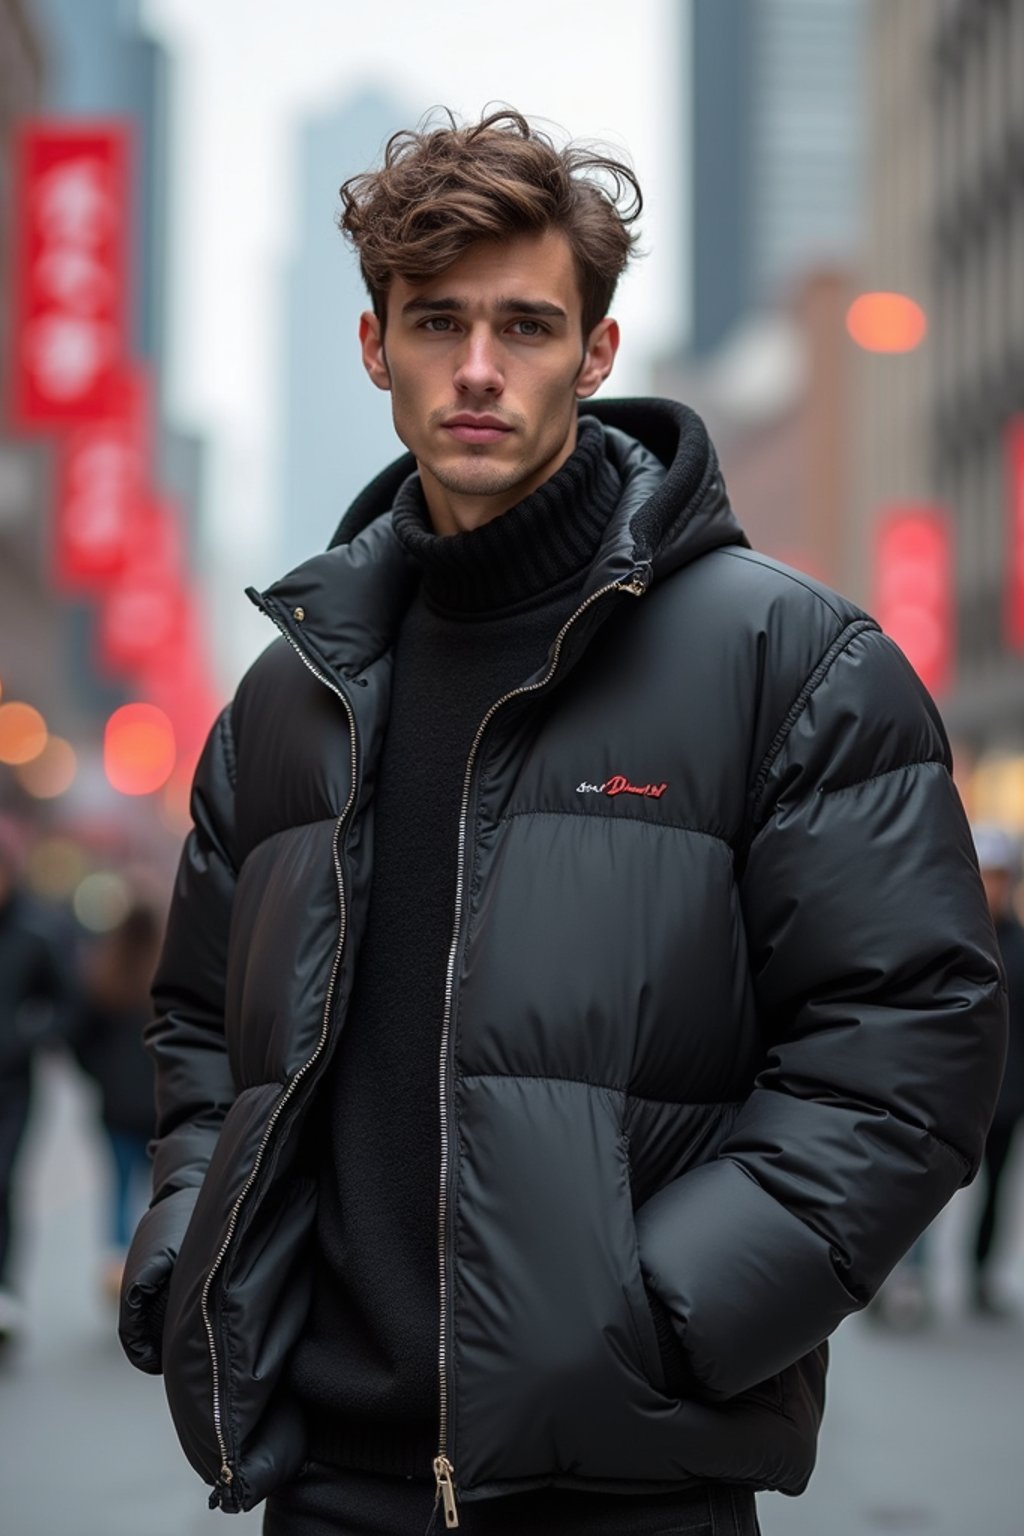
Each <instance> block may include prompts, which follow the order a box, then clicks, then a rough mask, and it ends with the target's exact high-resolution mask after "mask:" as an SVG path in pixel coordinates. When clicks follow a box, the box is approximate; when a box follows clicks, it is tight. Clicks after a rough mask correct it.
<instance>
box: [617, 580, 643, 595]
mask: <svg viewBox="0 0 1024 1536" xmlns="http://www.w3.org/2000/svg"><path fill="white" fill-rule="evenodd" d="M619 591H620V592H628V593H629V595H630V597H643V595H644V593H645V592H646V591H647V583H646V581H644V579H643V577H642V576H633V577H631V579H630V580H629V581H620V582H619Z"/></svg>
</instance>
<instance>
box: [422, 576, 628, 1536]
mask: <svg viewBox="0 0 1024 1536" xmlns="http://www.w3.org/2000/svg"><path fill="white" fill-rule="evenodd" d="M646 591H647V581H646V580H645V579H644V577H643V576H642V575H641V574H640V573H639V572H637V573H635V574H634V575H633V576H632V577H631V578H630V580H629V581H611V582H608V583H607V585H606V586H603V587H599V588H598V589H597V591H596V592H592V593H591V595H590V596H589V597H588V598H587V599H586V601H585V602H582V603H581V604H580V606H579V607H578V608H577V609H576V611H575V612H574V613H572V614H570V616H569V617H568V619H566V621H565V623H564V624H563V625H562V627H561V629H560V630H559V631H558V634H557V635H556V636H555V643H554V645H553V646H552V648H551V661H550V664H549V666H548V669H547V671H546V672H545V674H544V676H543V677H542V678H540V679H539V681H537V682H536V683H523V684H522V685H521V686H520V687H518V688H513V689H511V690H510V691H509V692H508V693H504V694H502V696H501V698H500V699H497V700H496V701H495V703H493V704H492V705H491V707H490V709H489V710H488V711H487V713H486V715H484V717H483V719H482V720H481V722H480V724H479V726H478V727H477V732H476V735H475V736H474V738H473V744H472V746H471V747H470V749H469V757H468V758H467V760H466V771H465V775H464V777H463V782H462V801H461V804H460V807H459V842H458V863H457V866H456V877H455V918H454V923H453V926H452V941H451V946H450V948H449V950H448V968H447V971H446V973H445V989H444V1015H443V1017H442V1021H441V1048H440V1055H439V1073H438V1076H439V1083H440V1090H439V1092H440V1105H441V1175H440V1187H439V1195H438V1207H437V1260H438V1279H439V1289H440V1301H441V1307H440V1327H439V1331H438V1349H437V1367H438V1409H439V1413H438V1419H439V1425H438V1450H437V1456H436V1457H435V1458H434V1478H435V1481H436V1485H437V1488H436V1493H435V1495H434V1503H435V1507H436V1505H437V1503H438V1501H440V1502H441V1503H442V1505H443V1508H444V1523H445V1525H446V1526H447V1527H448V1528H449V1529H450V1530H451V1529H453V1528H454V1527H456V1526H457V1525H458V1523H459V1511H458V1504H457V1502H456V1497H455V1468H454V1466H453V1465H452V1463H451V1461H450V1460H449V1457H448V1283H449V1268H450V1266H449V1262H448V1182H449V1175H450V1163H451V1148H450V1144H449V1136H448V1097H449V1089H450V1076H451V1068H450V1059H449V1058H450V1045H451V1022H452V1002H453V998H454V992H455V965H456V960H457V958H458V951H459V940H460V938H461V928H462V904H463V896H464V893H465V883H466V832H467V823H468V817H469V800H470V794H471V791H472V782H473V768H474V766H475V763H476V758H477V754H478V752H479V749H480V743H481V741H482V739H483V735H484V732H485V731H486V729H487V727H488V726H489V725H490V723H491V721H492V720H493V719H494V716H495V715H496V714H497V712H498V710H499V709H501V708H502V707H503V706H504V705H505V704H508V703H509V702H510V701H511V700H512V699H517V698H521V697H522V696H523V695H524V694H527V693H536V692H537V691H538V690H539V689H542V688H546V687H547V685H548V684H549V683H550V681H551V679H552V678H553V677H554V675H555V672H556V671H557V669H558V664H559V662H560V660H561V657H562V648H563V645H564V643H565V637H566V635H567V634H568V633H569V630H570V629H571V628H572V626H573V625H574V624H575V623H576V621H577V619H579V618H580V617H581V615H582V614H584V613H586V611H587V609H588V608H590V607H592V606H593V604H594V603H596V602H599V601H600V599H601V598H602V597H605V596H606V595H607V594H608V593H609V592H625V593H627V594H628V595H629V596H631V597H642V596H643V595H644V593H645V592H646Z"/></svg>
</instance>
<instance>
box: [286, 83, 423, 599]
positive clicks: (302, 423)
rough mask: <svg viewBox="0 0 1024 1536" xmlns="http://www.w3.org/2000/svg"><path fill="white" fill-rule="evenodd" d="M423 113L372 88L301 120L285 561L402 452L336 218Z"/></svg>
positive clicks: (311, 542)
mask: <svg viewBox="0 0 1024 1536" xmlns="http://www.w3.org/2000/svg"><path fill="white" fill-rule="evenodd" d="M413 116H414V115H413V114H410V113H409V112H408V110H407V109H403V107H402V106H401V104H400V103H398V102H396V101H394V100H392V99H390V98H389V97H387V96H386V95H384V94H383V93H377V92H373V91H371V92H367V93H366V94H365V95H361V96H358V97H356V98H355V99H354V100H350V101H348V102H346V103H345V104H344V105H342V106H341V107H339V108H338V109H337V110H336V111H331V112H326V113H323V114H321V115H318V116H316V117H313V118H309V119H307V120H306V121H305V122H304V123H303V124H302V125H301V126H300V129H299V135H298V145H297V159H298V166H297V173H298V174H297V181H298V187H299V200H298V213H297V223H296V230H295V242H294V254H293V255H292V257H291V259H290V261H289V263H288V267H287V270H286V273H285V278H284V316H285V322H284V325H285V329H284V338H283V366H282V368H281V370H280V386H279V398H280V401H281V420H282V422H283V424H284V431H283V441H282V452H281V477H280V487H281V489H280V499H279V506H280V545H281V559H282V569H285V568H289V567H291V566H292V565H296V564H298V562H299V561H301V560H304V559H306V558H308V556H310V555H311V554H313V553H315V552H316V551H317V550H319V549H323V548H324V547H325V545H326V544H327V543H328V541H329V539H330V537H331V534H332V533H333V532H334V529H335V527H336V526H337V523H338V520H339V518H340V517H341V514H342V513H343V512H344V510H345V508H346V507H347V506H348V504H349V502H350V501H351V500H352V498H353V497H354V496H355V495H356V494H357V493H358V492H359V491H360V490H361V489H362V487H363V486H364V485H365V484H366V482H367V481H368V480H369V479H371V478H372V477H373V476H374V475H375V474H376V473H377V472H378V471H379V470H381V469H382V468H383V467H384V465H385V464H387V463H388V462H389V461H390V460H391V459H393V458H396V457H397V455H398V454H399V453H400V452H401V451H402V449H401V444H400V443H399V442H398V440H397V438H396V437H395V434H394V431H393V430H392V426H391V411H390V405H389V400H388V397H387V396H386V395H382V394H381V393H380V392H379V391H378V390H376V389H374V387H373V386H372V385H371V384H370V382H369V380H368V379H367V377H366V373H365V372H364V370H363V366H362V363H361V361H360V357H359V348H358V341H357V336H356V326H357V322H358V316H359V313H360V311H361V310H363V309H365V308H366V307H367V304H368V302H369V301H368V299H367V296H366V290H365V288H364V287H363V283H362V279H361V278H360V276H359V268H358V265H357V263H356V261H355V258H354V257H353V256H352V254H351V253H350V251H349V250H348V248H347V246H346V245H345V242H344V241H343V240H342V237H341V235H340V233H339V231H338V229H337V227H336V225H335V217H336V214H337V212H338V208H339V201H338V188H339V186H340V185H341V183H342V182H343V181H344V180H345V178H346V177H348V176H352V175H355V174H356V173H357V172H359V171H363V170H366V169H367V167H368V166H372V165H374V164H376V163H377V162H378V161H379V158H380V156H381V153H382V151H383V148H384V145H385V143H386V141H387V139H388V138H389V137H390V135H391V134H392V133H394V132H395V131H396V130H397V129H399V128H401V127H404V126H407V124H408V123H409V122H410V121H412V120H413Z"/></svg>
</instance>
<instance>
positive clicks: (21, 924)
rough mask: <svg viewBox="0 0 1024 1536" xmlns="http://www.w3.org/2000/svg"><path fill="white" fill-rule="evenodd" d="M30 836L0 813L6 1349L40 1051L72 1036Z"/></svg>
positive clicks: (12, 1327) (0, 1189)
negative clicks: (18, 1207)
mask: <svg viewBox="0 0 1024 1536" xmlns="http://www.w3.org/2000/svg"><path fill="white" fill-rule="evenodd" d="M23 857H24V837H23V835H22V833H21V830H20V828H19V827H18V826H17V824H16V823H15V822H13V821H11V820H10V819H9V818H8V817H6V816H0V1344H6V1343H7V1342H9V1341H10V1340H12V1339H13V1338H15V1337H16V1336H17V1334H18V1333H19V1332H20V1331H21V1329H22V1327H23V1325H24V1313H23V1309H22V1305H21V1302H20V1301H19V1300H18V1297H17V1295H16V1292H15V1286H14V1281H13V1276H12V1265H13V1260H14V1257H15V1252H14V1249H15V1243H14V1238H15V1231H14V1225H15V1224H14V1208H15V1198H16V1189H15V1178H16V1172H17V1160H18V1154H19V1152H20V1150H21V1146H22V1143H23V1141H24V1138H25V1131H26V1130H27V1128H28V1121H29V1113H30V1110H31V1108H32V1068H33V1062H34V1060H35V1057H36V1054H37V1052H38V1051H39V1050H41V1049H42V1048H43V1047H44V1046H53V1045H55V1044H56V1043H57V1041H58V1039H59V1038H60V1036H61V1035H62V1034H63V1033H64V1032H65V1031H66V1028H67V1023H68V1014H69V1006H70V992H69V986H68V978H67V977H66V976H65V974H64V971H63V968H62V966H61V964H60V961H59V958H58V943H57V936H56V934H55V933H54V932H52V931H51V929H50V926H49V924H48V922H47V918H46V916H45V914H44V913H42V912H41V911H37V910H36V907H35V905H34V904H33V903H32V902H31V901H30V900H29V898H28V897H27V896H26V895H25V893H24V892H23V891H22V889H21V878H22V864H23Z"/></svg>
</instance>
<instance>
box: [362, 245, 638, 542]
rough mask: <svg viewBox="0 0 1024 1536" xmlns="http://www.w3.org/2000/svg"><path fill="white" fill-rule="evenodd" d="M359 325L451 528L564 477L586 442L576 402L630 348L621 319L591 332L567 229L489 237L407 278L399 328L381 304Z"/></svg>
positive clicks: (393, 307) (440, 521)
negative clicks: (437, 270) (430, 272)
mask: <svg viewBox="0 0 1024 1536" xmlns="http://www.w3.org/2000/svg"><path fill="white" fill-rule="evenodd" d="M359 334H360V341H361V344H362V350H363V361H364V364H365V366H366V369H367V372H368V373H369V375H370V377H371V379H373V382H374V383H375V384H377V385H378V387H379V388H381V389H386V390H389V391H390V393H391V407H392V414H393V417H394V423H395V431H396V432H397V433H398V436H399V437H400V438H401V440H402V442H403V443H404V444H405V446H406V447H407V448H408V449H409V451H410V452H411V453H412V454H414V455H415V457H416V461H417V463H418V465H419V471H420V478H421V480H422V482H423V489H424V494H425V496H426V499H427V505H428V507H429V509H430V513H431V517H432V519H433V522H434V526H435V528H437V530H438V532H439V533H454V532H456V531H458V530H459V529H464V528H472V527H477V526H479V525H480V524H481V523H485V522H487V521H488V520H489V519H490V518H492V517H496V516H497V515H498V514H499V513H501V512H505V511H507V510H508V508H509V507H511V506H514V505H515V504H516V502H518V501H521V500H522V499H523V498H524V497H525V496H528V495H529V494H530V492H531V491H533V490H535V489H536V488H537V486H539V485H541V484H542V483H543V482H544V481H545V480H547V479H548V478H549V476H550V475H553V474H554V473H555V471H556V470H557V469H558V468H559V467H560V465H561V464H563V463H564V462H565V460H566V459H567V458H568V457H569V455H570V454H571V453H572V451H573V449H574V447H575V446H576V401H577V400H579V399H585V398H586V397H588V396H589V395H592V394H593V393H594V391H595V390H596V389H597V388H598V386H599V385H600V384H601V383H602V381H603V380H604V379H605V378H607V376H608V374H609V373H610V372H611V367H612V363H613V362H614V359H615V351H616V348H617V346H618V327H617V326H616V324H615V321H614V320H609V319H605V320H602V321H601V322H600V323H599V324H598V325H597V326H595V328H594V330H593V331H592V332H591V334H590V336H589V337H587V338H584V336H583V333H582V324H581V301H580V294H579V288H578V283H577V278H576V270H575V267H574V265H573V259H572V252H571V250H570V247H569V242H568V240H567V239H566V237H565V236H564V235H563V234H561V233H560V232H557V231H549V232H548V233H545V234H543V235H522V236H519V237H518V238H516V239H514V240H509V241H505V242H497V241H493V242H492V241H481V242H479V243H478V244H476V245H472V246H470V247H469V249H468V250H467V251H465V252H464V253H463V255H462V256H461V257H460V258H459V260H458V261H457V262H455V263H454V265H453V266H451V267H449V268H448V269H447V271H446V272H444V273H442V274H441V275H440V276H439V277H436V278H433V279H431V280H430V281H429V282H426V283H419V284H411V283H407V282H406V281H405V280H404V279H403V278H400V277H396V278H395V279H394V280H393V281H392V284H391V287H390V289H389V291H388V299H387V326H386V332H385V334H384V335H383V336H382V334H381V327H380V323H379V321H378V320H377V319H376V317H375V316H374V315H372V314H370V313H366V314H364V315H363V316H362V318H361V320H360V329H359Z"/></svg>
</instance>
